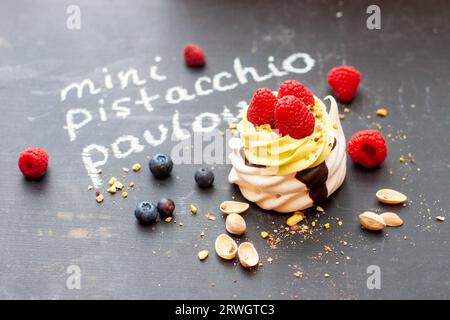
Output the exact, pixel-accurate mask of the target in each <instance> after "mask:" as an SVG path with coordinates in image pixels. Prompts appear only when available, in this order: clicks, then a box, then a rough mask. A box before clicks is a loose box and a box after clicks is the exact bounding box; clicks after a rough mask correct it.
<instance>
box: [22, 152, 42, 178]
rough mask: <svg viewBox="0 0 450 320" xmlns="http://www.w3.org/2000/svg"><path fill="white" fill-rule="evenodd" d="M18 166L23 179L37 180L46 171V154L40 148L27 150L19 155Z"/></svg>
mask: <svg viewBox="0 0 450 320" xmlns="http://www.w3.org/2000/svg"><path fill="white" fill-rule="evenodd" d="M18 164H19V169H20V171H22V174H23V175H24V176H25V177H27V178H39V177H41V176H43V175H44V174H45V172H46V171H47V167H48V154H47V152H45V150H43V149H40V148H36V147H33V148H28V149H25V150H24V151H22V152H21V153H20V155H19V159H18Z"/></svg>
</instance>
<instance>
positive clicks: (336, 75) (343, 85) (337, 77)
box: [328, 66, 361, 102]
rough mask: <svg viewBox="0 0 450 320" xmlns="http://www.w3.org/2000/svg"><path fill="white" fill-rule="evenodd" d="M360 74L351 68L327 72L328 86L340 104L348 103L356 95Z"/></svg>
mask: <svg viewBox="0 0 450 320" xmlns="http://www.w3.org/2000/svg"><path fill="white" fill-rule="evenodd" d="M360 81H361V73H360V72H359V71H358V70H356V69H355V68H354V67H351V66H342V67H335V68H333V69H331V70H330V71H329V72H328V84H329V85H330V87H331V89H333V92H334V94H335V95H336V97H337V98H338V99H339V100H341V101H342V102H350V101H351V100H352V99H353V97H354V96H355V94H356V90H357V89H358V85H359V82H360Z"/></svg>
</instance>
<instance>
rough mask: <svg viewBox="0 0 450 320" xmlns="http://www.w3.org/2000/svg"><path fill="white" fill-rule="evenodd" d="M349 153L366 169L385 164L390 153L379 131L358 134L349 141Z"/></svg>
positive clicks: (363, 131) (364, 131) (366, 131)
mask: <svg viewBox="0 0 450 320" xmlns="http://www.w3.org/2000/svg"><path fill="white" fill-rule="evenodd" d="M347 151H348V154H349V155H350V157H351V158H352V160H353V161H354V162H355V163H358V164H360V165H362V166H363V167H365V168H372V167H375V166H377V165H379V164H381V163H383V161H384V160H385V159H386V156H387V152H388V150H387V146H386V140H385V139H384V137H383V135H382V134H381V132H379V131H377V130H362V131H358V132H356V133H355V134H354V135H353V136H352V137H351V138H350V140H349V141H348V145H347Z"/></svg>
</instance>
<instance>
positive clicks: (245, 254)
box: [238, 242, 259, 268]
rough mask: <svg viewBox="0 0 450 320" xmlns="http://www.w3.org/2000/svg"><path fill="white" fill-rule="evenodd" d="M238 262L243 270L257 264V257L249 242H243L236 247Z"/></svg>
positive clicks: (253, 247)
mask: <svg viewBox="0 0 450 320" xmlns="http://www.w3.org/2000/svg"><path fill="white" fill-rule="evenodd" d="M238 257H239V262H240V263H241V265H242V266H243V267H244V268H252V267H254V266H256V265H257V264H258V263H259V255H258V252H257V251H256V249H255V246H254V245H253V244H252V243H251V242H243V243H241V244H240V245H239V247H238Z"/></svg>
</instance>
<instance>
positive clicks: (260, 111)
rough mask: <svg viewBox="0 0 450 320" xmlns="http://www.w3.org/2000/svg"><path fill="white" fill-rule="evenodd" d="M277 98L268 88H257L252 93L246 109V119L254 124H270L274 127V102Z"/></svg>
mask: <svg viewBox="0 0 450 320" xmlns="http://www.w3.org/2000/svg"><path fill="white" fill-rule="evenodd" d="M276 102H277V98H276V97H275V95H274V94H273V92H272V91H271V90H270V89H268V88H259V89H258V90H256V91H255V93H254V94H253V98H252V101H251V102H250V106H249V107H248V110H247V119H248V121H250V122H251V123H253V124H254V125H256V126H261V125H263V124H270V126H271V127H272V128H273V127H274V115H273V112H274V110H275V103H276Z"/></svg>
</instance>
